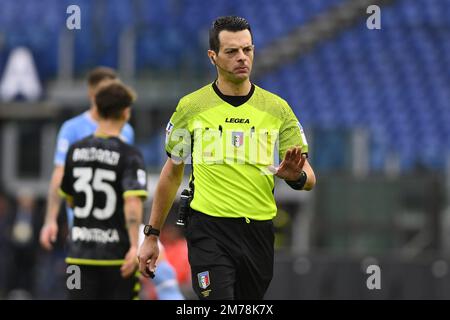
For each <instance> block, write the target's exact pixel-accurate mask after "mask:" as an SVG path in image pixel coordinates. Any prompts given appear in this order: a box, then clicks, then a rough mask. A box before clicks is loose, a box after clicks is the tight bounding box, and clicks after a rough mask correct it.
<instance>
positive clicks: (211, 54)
mask: <svg viewBox="0 0 450 320" xmlns="http://www.w3.org/2000/svg"><path fill="white" fill-rule="evenodd" d="M208 57H209V60H210V61H211V64H212V65H213V66H215V65H216V60H215V58H216V53H215V52H214V50H208Z"/></svg>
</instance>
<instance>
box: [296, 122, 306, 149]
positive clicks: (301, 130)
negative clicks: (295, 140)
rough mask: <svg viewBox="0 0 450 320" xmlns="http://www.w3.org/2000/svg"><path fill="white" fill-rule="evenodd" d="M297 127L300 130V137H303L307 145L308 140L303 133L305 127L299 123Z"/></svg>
mask: <svg viewBox="0 0 450 320" xmlns="http://www.w3.org/2000/svg"><path fill="white" fill-rule="evenodd" d="M297 126H298V128H299V129H300V136H301V137H302V140H303V144H305V145H307V144H308V141H307V140H306V136H305V132H304V131H303V127H302V125H301V124H300V122H297Z"/></svg>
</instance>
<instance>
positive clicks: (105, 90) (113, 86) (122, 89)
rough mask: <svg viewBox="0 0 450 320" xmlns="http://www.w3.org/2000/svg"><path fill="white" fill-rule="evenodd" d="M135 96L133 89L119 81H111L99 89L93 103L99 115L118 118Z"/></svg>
mask: <svg viewBox="0 0 450 320" xmlns="http://www.w3.org/2000/svg"><path fill="white" fill-rule="evenodd" d="M135 98H136V96H135V93H134V92H133V90H131V89H130V88H128V87H127V86H125V85H124V84H122V83H120V82H113V83H110V84H108V85H106V86H104V87H101V88H100V89H99V91H98V92H97V94H96V95H95V104H96V105H97V110H98V113H99V115H100V117H102V118H104V119H120V116H121V114H122V111H123V110H124V109H125V108H127V107H131V104H132V103H133V102H134V100H135Z"/></svg>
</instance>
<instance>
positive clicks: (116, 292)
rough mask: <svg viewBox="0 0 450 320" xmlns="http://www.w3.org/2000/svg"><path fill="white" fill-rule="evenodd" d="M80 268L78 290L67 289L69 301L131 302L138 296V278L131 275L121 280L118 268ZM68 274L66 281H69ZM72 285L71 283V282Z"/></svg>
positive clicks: (81, 266)
mask: <svg viewBox="0 0 450 320" xmlns="http://www.w3.org/2000/svg"><path fill="white" fill-rule="evenodd" d="M78 267H80V280H81V281H80V288H79V289H77V288H69V285H68V286H67V290H68V298H69V299H70V300H132V299H134V298H136V297H137V296H138V294H139V292H137V289H139V288H138V287H139V286H136V284H137V282H138V278H137V277H136V276H135V275H134V274H133V275H132V276H130V277H129V278H126V279H124V278H122V276H121V275H120V266H113V267H105V266H85V265H79V266H78ZM70 276H71V274H68V277H67V279H68V281H71V279H69V277H70ZM72 283H73V282H72Z"/></svg>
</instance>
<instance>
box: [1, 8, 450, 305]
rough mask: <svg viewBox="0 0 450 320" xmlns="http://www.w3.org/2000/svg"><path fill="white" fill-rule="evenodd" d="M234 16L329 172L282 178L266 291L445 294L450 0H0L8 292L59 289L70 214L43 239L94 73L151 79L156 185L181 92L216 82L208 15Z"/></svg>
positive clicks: (144, 84) (141, 84)
mask: <svg viewBox="0 0 450 320" xmlns="http://www.w3.org/2000/svg"><path fill="white" fill-rule="evenodd" d="M72 4H75V5H78V6H79V8H80V13H81V25H80V26H81V29H79V30H77V29H75V30H68V28H67V27H66V20H67V18H68V17H69V16H70V14H68V13H66V10H67V7H68V6H69V5H72ZM369 5H378V6H379V7H380V9H381V29H374V30H370V29H368V28H367V26H366V21H367V19H368V18H369V16H370V15H371V14H370V13H367V11H366V10H367V7H368V6H369ZM222 15H240V16H243V17H245V18H247V19H248V21H249V22H250V24H251V26H252V30H253V36H254V44H255V46H256V52H255V64H254V72H253V76H252V81H253V82H254V83H256V84H257V85H259V86H261V87H263V88H265V89H267V90H269V91H272V92H274V93H277V94H279V95H280V96H281V97H283V98H284V99H286V100H287V101H288V102H289V104H290V105H291V107H292V109H293V110H294V112H295V113H296V115H297V117H298V118H299V120H300V122H301V123H302V124H303V126H304V127H305V131H306V135H307V137H308V141H309V143H310V161H311V163H312V165H313V168H314V169H315V172H316V175H317V179H318V183H317V186H316V188H315V189H314V190H313V191H312V192H294V191H292V190H290V189H289V187H288V186H287V185H286V184H284V183H277V187H276V198H277V202H278V206H279V212H278V215H277V217H276V219H275V221H274V222H275V226H276V262H275V275H274V279H273V281H272V284H271V286H270V288H269V291H268V293H267V295H266V298H269V299H450V270H449V262H450V206H449V191H450V142H449V141H450V0H386V1H382V0H378V1H377V0H372V1H365V0H277V1H273V0H257V1H255V0H254V1H248V0H239V1H238V0H215V1H201V0H130V1H125V0H108V1H106V0H95V1H94V0H74V1H61V0H42V1H29V0H1V1H0V155H1V156H0V298H4V299H16V298H33V299H63V298H64V286H65V280H64V277H65V268H66V266H65V264H64V254H65V253H64V252H65V248H64V237H65V235H66V232H67V230H66V229H64V226H65V225H66V224H65V214H64V213H63V214H60V218H61V219H60V220H61V221H60V224H61V228H60V230H61V231H62V232H61V235H60V239H59V241H58V245H57V246H56V248H55V250H54V251H53V252H51V253H48V252H44V251H43V250H42V249H41V248H40V247H39V242H38V236H39V230H40V227H41V226H42V222H43V217H44V209H45V197H46V192H47V187H48V183H49V180H50V174H51V171H52V169H53V153H54V147H55V140H56V133H57V131H58V129H59V127H60V125H61V124H62V122H63V121H64V120H66V119H68V118H69V117H71V116H74V115H76V114H78V113H80V112H83V111H85V110H87V109H88V107H89V102H88V98H87V85H86V81H85V77H86V74H87V72H88V71H89V70H90V69H91V68H93V67H95V66H98V65H104V66H110V67H114V68H116V69H117V70H118V71H119V74H120V76H121V78H122V80H123V81H125V82H126V83H127V84H129V85H131V86H133V87H134V88H135V89H136V91H137V92H138V96H139V98H138V101H137V104H136V106H135V108H134V111H133V117H132V120H131V124H132V125H133V126H134V128H135V131H136V143H137V145H138V147H139V148H140V150H141V151H142V152H143V154H144V156H145V161H146V165H147V168H148V172H149V175H150V186H149V188H150V191H151V192H152V191H153V190H154V187H155V185H156V182H157V179H158V174H159V170H160V169H161V167H162V164H163V163H164V162H165V159H166V155H165V152H164V128H165V125H166V123H167V121H168V119H169V117H170V115H171V114H172V112H173V111H174V109H175V106H176V104H177V102H178V99H179V98H180V97H182V96H183V95H185V94H187V93H189V92H191V91H193V90H196V89H197V88H200V87H201V86H203V85H205V84H207V83H209V82H212V81H213V80H214V77H215V70H214V68H213V67H212V66H211V64H210V62H209V60H208V59H207V55H206V50H207V49H208V29H209V27H210V24H211V22H212V21H213V20H214V19H215V18H217V17H218V16H222ZM14 61H16V62H15V63H13V62H14ZM17 61H19V63H17ZM18 74H19V75H20V74H22V75H23V74H25V75H26V76H27V79H29V81H27V84H26V85H21V84H18V83H19V82H20V81H19V82H17V79H16V78H17V75H18ZM22 82H23V81H22ZM186 178H187V177H186ZM186 181H187V180H186ZM278 182H279V181H278ZM186 183H187V182H185V183H184V184H185V185H186ZM150 204H151V199H150V200H149V202H148V203H147V207H149V206H150ZM176 210H177V204H175V205H174V207H173V208H172V211H171V213H170V215H169V218H168V222H167V223H166V225H167V226H168V228H169V229H170V230H166V231H165V232H166V234H167V238H168V239H169V240H165V241H167V243H168V244H169V243H170V239H179V238H180V237H182V234H181V233H180V230H178V229H176V228H173V225H174V220H175V218H176V217H175V216H176ZM146 211H147V212H148V209H147V210H146ZM371 264H376V265H378V266H380V268H381V289H380V290H369V289H368V288H367V286H366V280H367V278H368V277H369V274H367V273H366V268H367V266H368V265H371ZM179 272H185V270H184V271H183V267H180V268H179ZM180 281H188V280H186V279H185V280H180Z"/></svg>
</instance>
